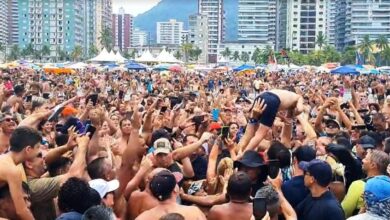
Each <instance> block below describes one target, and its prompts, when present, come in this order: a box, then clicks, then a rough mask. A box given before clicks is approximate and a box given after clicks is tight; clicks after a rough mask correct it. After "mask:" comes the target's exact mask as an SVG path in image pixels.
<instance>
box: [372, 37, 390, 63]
mask: <svg viewBox="0 0 390 220" xmlns="http://www.w3.org/2000/svg"><path fill="white" fill-rule="evenodd" d="M375 44H376V47H377V48H378V49H379V50H380V51H381V52H379V56H378V57H379V61H378V64H379V65H381V63H382V62H381V60H382V51H383V50H384V49H386V48H389V41H388V40H387V37H386V36H385V35H381V36H379V37H378V39H376V40H375Z"/></svg>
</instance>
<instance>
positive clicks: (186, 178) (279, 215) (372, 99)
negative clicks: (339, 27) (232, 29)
mask: <svg viewBox="0 0 390 220" xmlns="http://www.w3.org/2000/svg"><path fill="white" fill-rule="evenodd" d="M0 76H1V77H0V80H1V82H0V87H1V88H0V106H1V112H0V219H23V220H27V219H28V220H30V219H37V220H53V219H59V220H81V219H85V220H92V219H99V220H105V219H107V220H111V219H137V220H142V219H145V220H151V219H156V220H159V219H160V220H181V219H186V220H191V219H210V220H224V219H240V220H241V219H242V220H251V219H255V220H259V219H264V220H275V219H286V220H293V219H302V220H306V219H307V220H312V219H317V220H321V219H324V220H325V219H332V220H339V219H340V220H341V219H351V220H359V219H364V220H371V219H375V220H380V219H390V177H389V173H390V166H389V163H390V156H389V153H390V126H389V125H390V77H389V76H387V75H360V76H349V75H332V74H327V73H321V74H318V73H313V72H310V71H298V72H294V73H285V72H271V73H264V72H258V73H256V74H251V75H242V74H237V73H230V72H213V71H211V72H208V73H196V72H183V73H171V74H167V73H164V74H160V73H159V72H153V71H147V72H142V71H141V72H122V71H114V72H110V71H101V72H98V71H96V70H85V71H78V72H77V74H73V75H50V74H45V73H42V72H38V71H33V72H32V71H29V72H26V71H24V70H22V69H12V70H0Z"/></svg>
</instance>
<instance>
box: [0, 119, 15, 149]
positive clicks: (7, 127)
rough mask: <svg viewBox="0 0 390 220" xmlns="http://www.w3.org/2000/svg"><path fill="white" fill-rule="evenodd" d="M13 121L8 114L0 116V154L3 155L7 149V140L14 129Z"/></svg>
mask: <svg viewBox="0 0 390 220" xmlns="http://www.w3.org/2000/svg"><path fill="white" fill-rule="evenodd" d="M15 120H16V119H15V118H14V117H13V116H12V115H10V114H6V113H3V114H0V128H1V131H0V154H3V153H5V152H6V151H7V150H8V148H9V139H10V138H11V134H12V132H13V131H14V130H15V128H16V122H15Z"/></svg>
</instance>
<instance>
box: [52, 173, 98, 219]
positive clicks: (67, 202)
mask: <svg viewBox="0 0 390 220" xmlns="http://www.w3.org/2000/svg"><path fill="white" fill-rule="evenodd" d="M95 192H96V191H95ZM96 193H97V192H96ZM95 197H96V196H93V191H92V189H91V188H90V187H89V185H88V183H87V182H85V181H83V180H82V179H79V178H76V177H72V178H70V179H68V181H66V182H65V183H64V184H63V185H62V186H61V188H60V191H59V192H58V208H59V209H60V211H61V212H72V211H74V212H78V213H84V212H85V211H86V210H87V209H89V208H90V207H92V206H93V205H99V204H100V202H101V199H100V197H99V199H100V201H99V203H98V204H93V203H96V202H97V201H96V198H95Z"/></svg>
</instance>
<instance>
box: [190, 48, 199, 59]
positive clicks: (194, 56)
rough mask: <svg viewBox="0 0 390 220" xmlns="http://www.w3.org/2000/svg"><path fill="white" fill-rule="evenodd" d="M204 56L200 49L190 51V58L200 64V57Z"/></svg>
mask: <svg viewBox="0 0 390 220" xmlns="http://www.w3.org/2000/svg"><path fill="white" fill-rule="evenodd" d="M201 54H202V50H201V49H200V48H199V47H195V48H194V49H192V50H191V51H190V58H191V59H192V60H195V61H196V62H198V60H199V56H200V55H201Z"/></svg>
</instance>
